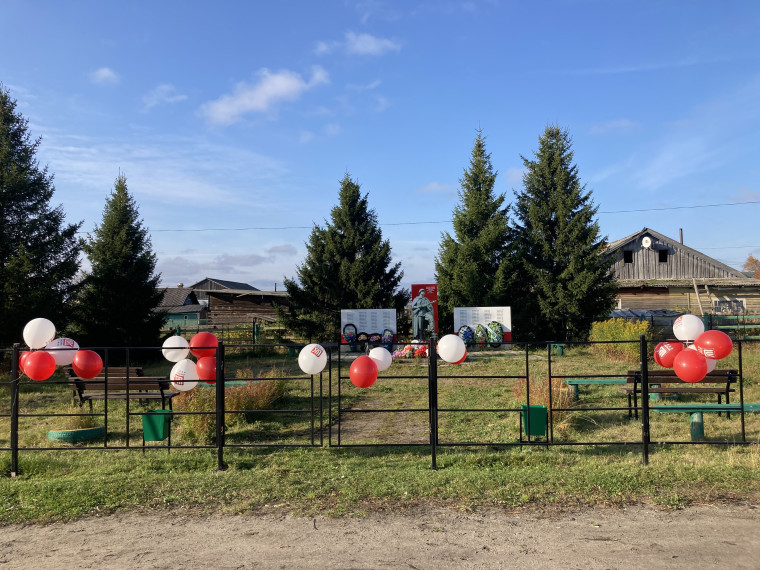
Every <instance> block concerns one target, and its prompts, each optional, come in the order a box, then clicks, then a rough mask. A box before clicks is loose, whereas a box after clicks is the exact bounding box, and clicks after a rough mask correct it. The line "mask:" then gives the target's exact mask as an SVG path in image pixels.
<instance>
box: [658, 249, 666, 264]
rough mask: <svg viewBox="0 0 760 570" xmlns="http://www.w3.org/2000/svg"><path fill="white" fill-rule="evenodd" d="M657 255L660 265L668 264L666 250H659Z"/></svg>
mask: <svg viewBox="0 0 760 570" xmlns="http://www.w3.org/2000/svg"><path fill="white" fill-rule="evenodd" d="M657 255H658V256H659V257H658V259H659V260H660V263H667V262H668V250H667V249H661V250H660V251H658V252H657Z"/></svg>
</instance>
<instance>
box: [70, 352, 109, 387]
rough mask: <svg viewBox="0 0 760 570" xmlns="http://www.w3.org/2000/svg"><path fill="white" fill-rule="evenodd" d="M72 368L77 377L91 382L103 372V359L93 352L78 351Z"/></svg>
mask: <svg viewBox="0 0 760 570" xmlns="http://www.w3.org/2000/svg"><path fill="white" fill-rule="evenodd" d="M71 367H72V368H73V369H74V373H75V374H76V375H77V376H79V377H80V378H84V379H85V380H89V379H90V378H95V376H97V375H98V374H100V371H101V370H103V359H102V358H100V355H99V354H98V353H97V352H93V351H92V350H77V353H76V354H75V355H74V360H73V361H72V362H71Z"/></svg>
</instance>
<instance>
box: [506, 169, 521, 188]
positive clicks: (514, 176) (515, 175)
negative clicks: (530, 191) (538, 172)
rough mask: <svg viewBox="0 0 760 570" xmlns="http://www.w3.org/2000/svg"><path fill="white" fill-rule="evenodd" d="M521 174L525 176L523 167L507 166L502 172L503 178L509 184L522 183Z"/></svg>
mask: <svg viewBox="0 0 760 570" xmlns="http://www.w3.org/2000/svg"><path fill="white" fill-rule="evenodd" d="M523 176H525V169H524V168H508V169H507V171H506V172H505V173H504V178H506V179H507V184H509V185H510V186H514V185H518V184H522V181H523Z"/></svg>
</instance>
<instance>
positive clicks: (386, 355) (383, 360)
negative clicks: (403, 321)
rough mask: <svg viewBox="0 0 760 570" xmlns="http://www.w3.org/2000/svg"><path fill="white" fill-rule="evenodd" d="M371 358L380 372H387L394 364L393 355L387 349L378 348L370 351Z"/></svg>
mask: <svg viewBox="0 0 760 570" xmlns="http://www.w3.org/2000/svg"><path fill="white" fill-rule="evenodd" d="M369 357H370V358H371V359H372V360H374V361H375V364H376V365H377V371H378V372H385V371H386V370H388V368H390V367H391V364H393V355H392V354H391V353H390V352H388V349H387V348H384V347H382V346H376V347H375V348H373V349H372V350H370V351H369Z"/></svg>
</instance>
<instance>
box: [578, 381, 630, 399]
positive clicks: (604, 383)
mask: <svg viewBox="0 0 760 570" xmlns="http://www.w3.org/2000/svg"><path fill="white" fill-rule="evenodd" d="M564 381H565V384H567V385H568V386H570V387H572V389H573V400H577V399H578V396H579V389H578V386H612V385H615V384H627V383H628V381H627V380H626V379H625V378H565V379H564Z"/></svg>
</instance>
